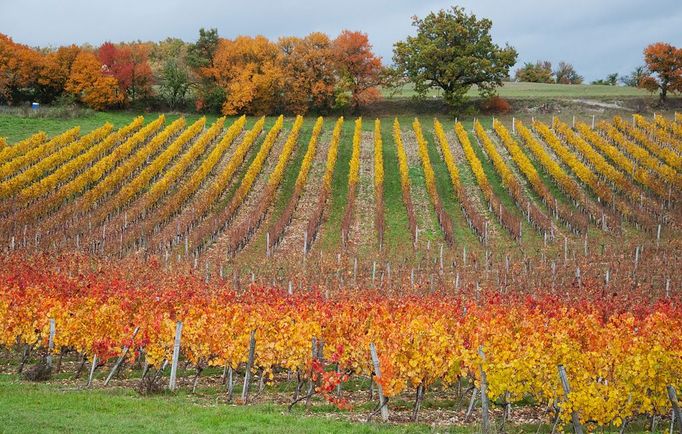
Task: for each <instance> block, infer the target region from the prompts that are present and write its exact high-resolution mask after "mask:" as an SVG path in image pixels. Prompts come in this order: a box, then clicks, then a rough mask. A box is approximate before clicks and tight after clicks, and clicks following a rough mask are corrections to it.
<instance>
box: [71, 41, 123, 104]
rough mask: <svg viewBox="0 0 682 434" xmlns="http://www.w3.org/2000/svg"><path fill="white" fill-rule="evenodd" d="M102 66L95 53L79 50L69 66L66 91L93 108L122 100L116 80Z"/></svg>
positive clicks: (118, 102)
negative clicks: (69, 71)
mask: <svg viewBox="0 0 682 434" xmlns="http://www.w3.org/2000/svg"><path fill="white" fill-rule="evenodd" d="M102 66H103V65H102V64H101V63H100V61H99V60H98V59H97V56H95V54H93V53H91V52H88V51H81V52H80V53H79V54H78V56H76V59H75V60H74V62H73V65H72V66H71V73H70V75H69V79H68V80H67V82H66V86H65V90H66V91H67V92H69V93H71V94H74V95H75V96H76V97H77V98H78V99H79V100H80V101H81V102H83V103H84V104H85V105H87V106H89V107H92V108H94V109H95V110H103V109H105V108H108V107H111V106H114V105H117V104H120V103H121V102H123V95H122V94H121V92H120V89H119V86H118V82H117V81H116V79H115V78H114V77H112V76H110V75H106V74H105V73H104V72H103V71H102Z"/></svg>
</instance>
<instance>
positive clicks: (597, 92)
mask: <svg viewBox="0 0 682 434" xmlns="http://www.w3.org/2000/svg"><path fill="white" fill-rule="evenodd" d="M382 94H383V96H384V97H386V98H405V97H412V96H414V95H416V93H415V91H414V86H413V85H405V86H403V87H401V88H399V89H397V90H391V89H382ZM498 94H499V95H500V96H501V97H505V98H556V97H563V98H568V97H572V98H602V97H635V96H640V97H644V96H650V95H651V94H650V93H649V92H648V91H646V90H644V89H639V88H636V87H627V86H605V85H592V84H549V83H517V82H506V83H504V84H503V86H502V87H500V88H499V89H498ZM441 95H442V92H441V91H440V89H432V90H430V91H429V92H428V93H427V96H429V97H434V96H436V97H438V96H441ZM467 96H469V97H476V96H478V90H477V89H476V87H472V88H471V89H470V90H469V92H467Z"/></svg>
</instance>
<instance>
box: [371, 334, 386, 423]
mask: <svg viewBox="0 0 682 434" xmlns="http://www.w3.org/2000/svg"><path fill="white" fill-rule="evenodd" d="M369 352H370V354H371V356H372V364H373V365H374V375H375V376H377V377H381V366H379V355H378V354H377V348H376V346H375V345H374V342H372V343H370V344H369ZM377 391H378V394H379V408H380V409H381V418H382V419H383V420H384V422H388V401H387V399H386V397H385V396H384V389H383V387H381V384H379V383H377Z"/></svg>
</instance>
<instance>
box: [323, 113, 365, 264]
mask: <svg viewBox="0 0 682 434" xmlns="http://www.w3.org/2000/svg"><path fill="white" fill-rule="evenodd" d="M355 119H356V118H355V117H352V116H348V117H345V118H344V122H343V128H342V129H341V139H340V141H339V152H338V154H337V157H336V166H335V167H334V176H332V193H331V195H332V197H331V200H330V201H329V202H327V212H326V216H327V217H326V223H323V224H322V228H321V229H320V231H321V233H320V235H318V239H319V243H318V242H316V244H318V248H319V247H321V248H322V249H323V250H325V251H328V250H334V249H336V248H338V247H339V246H340V245H341V220H342V219H343V213H344V212H345V209H346V204H347V203H348V170H349V164H350V157H351V154H352V152H353V132H354V130H355ZM369 124H371V122H368V120H367V119H363V122H362V127H363V129H364V128H367V126H368V125H369ZM325 161H326V160H325Z"/></svg>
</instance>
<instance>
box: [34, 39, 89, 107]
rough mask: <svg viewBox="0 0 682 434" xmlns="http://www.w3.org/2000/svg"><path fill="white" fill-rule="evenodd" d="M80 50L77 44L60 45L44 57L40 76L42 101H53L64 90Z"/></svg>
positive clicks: (39, 87)
mask: <svg viewBox="0 0 682 434" xmlns="http://www.w3.org/2000/svg"><path fill="white" fill-rule="evenodd" d="M80 51H81V50H80V48H79V47H77V46H76V45H70V46H68V47H59V48H58V49H57V50H55V51H50V52H49V53H47V54H45V55H44V56H43V57H42V62H41V64H40V75H39V76H38V94H39V97H40V99H41V100H42V101H51V100H53V99H54V98H55V97H57V96H58V95H60V94H61V93H62V92H64V87H65V86H66V82H67V80H68V79H69V75H70V74H71V66H72V65H73V62H74V61H75V60H76V57H77V56H78V53H80Z"/></svg>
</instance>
